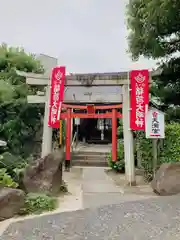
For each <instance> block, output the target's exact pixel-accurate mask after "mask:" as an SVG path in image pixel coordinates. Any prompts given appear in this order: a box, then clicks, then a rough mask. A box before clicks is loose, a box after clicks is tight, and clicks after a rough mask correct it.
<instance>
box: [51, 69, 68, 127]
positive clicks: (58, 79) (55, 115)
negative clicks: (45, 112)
mask: <svg viewBox="0 0 180 240" xmlns="http://www.w3.org/2000/svg"><path fill="white" fill-rule="evenodd" d="M65 72H66V68H65V67H55V68H53V70H52V78H51V91H50V111H49V121H48V126H49V127H52V128H59V117H60V113H61V110H62V102H63V100H64V85H65Z"/></svg>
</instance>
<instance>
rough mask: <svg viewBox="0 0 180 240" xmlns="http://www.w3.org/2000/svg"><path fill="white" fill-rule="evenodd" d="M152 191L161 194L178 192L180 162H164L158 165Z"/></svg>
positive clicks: (166, 194)
mask: <svg viewBox="0 0 180 240" xmlns="http://www.w3.org/2000/svg"><path fill="white" fill-rule="evenodd" d="M151 186H152V188H153V191H154V192H155V193H156V194H158V195H161V196H168V195H174V194H178V193H180V163H164V164H162V165H161V166H160V168H159V169H158V171H157V173H156V174H155V177H154V179H153V181H152V182H151Z"/></svg>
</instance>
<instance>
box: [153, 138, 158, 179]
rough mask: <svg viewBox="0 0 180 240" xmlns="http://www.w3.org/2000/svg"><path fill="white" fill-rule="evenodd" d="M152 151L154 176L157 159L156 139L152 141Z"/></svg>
mask: <svg viewBox="0 0 180 240" xmlns="http://www.w3.org/2000/svg"><path fill="white" fill-rule="evenodd" d="M152 151H153V174H154V176H155V174H156V169H157V159H158V151H157V139H152Z"/></svg>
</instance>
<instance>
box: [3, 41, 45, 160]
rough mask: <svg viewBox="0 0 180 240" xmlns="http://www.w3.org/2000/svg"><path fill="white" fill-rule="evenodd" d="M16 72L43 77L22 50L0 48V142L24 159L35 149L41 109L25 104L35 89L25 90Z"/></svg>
mask: <svg viewBox="0 0 180 240" xmlns="http://www.w3.org/2000/svg"><path fill="white" fill-rule="evenodd" d="M15 69H17V70H21V71H25V72H36V73H42V72H43V68H42V66H41V65H40V62H39V61H37V59H36V58H35V56H33V55H31V54H27V53H25V51H24V50H23V49H21V48H12V47H8V46H7V45H6V44H2V45H1V46H0V138H1V140H5V141H6V142H7V143H8V146H7V149H6V150H7V151H9V152H10V153H12V154H15V155H19V156H21V157H23V158H26V157H28V156H29V155H30V153H31V152H32V150H33V148H34V147H35V143H34V140H35V138H36V135H37V133H38V132H39V129H40V128H41V119H42V114H43V107H42V106H40V105H39V106H35V105H33V104H27V102H26V97H27V94H28V93H32V92H33V91H34V89H32V88H30V87H28V86H27V85H26V83H25V79H24V78H23V77H21V76H18V75H17V74H16V71H15Z"/></svg>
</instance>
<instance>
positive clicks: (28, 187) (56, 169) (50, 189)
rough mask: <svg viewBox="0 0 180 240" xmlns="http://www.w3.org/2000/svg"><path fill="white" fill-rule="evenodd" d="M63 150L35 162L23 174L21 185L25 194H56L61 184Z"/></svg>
mask: <svg viewBox="0 0 180 240" xmlns="http://www.w3.org/2000/svg"><path fill="white" fill-rule="evenodd" d="M63 159H64V154H63V150H61V151H57V152H53V153H51V154H49V155H47V156H46V157H44V158H40V159H38V160H35V161H34V162H33V163H32V164H30V165H29V166H28V167H27V168H26V170H25V173H24V177H23V185H24V188H25V191H26V192H28V193H29V192H33V193H50V194H56V193H58V192H59V190H60V185H61V184H62V162H63Z"/></svg>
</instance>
